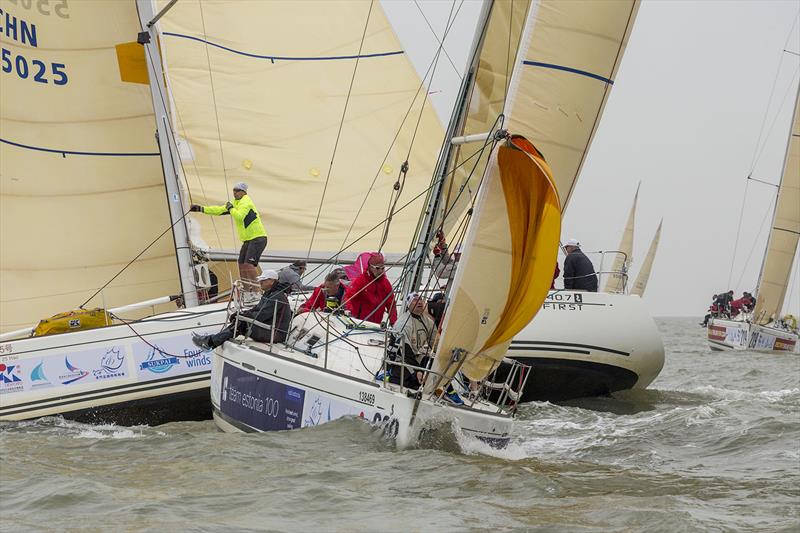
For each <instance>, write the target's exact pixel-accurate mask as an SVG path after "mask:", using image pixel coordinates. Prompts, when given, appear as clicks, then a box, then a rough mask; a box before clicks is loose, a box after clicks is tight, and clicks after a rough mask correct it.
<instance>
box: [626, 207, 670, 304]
mask: <svg viewBox="0 0 800 533" xmlns="http://www.w3.org/2000/svg"><path fill="white" fill-rule="evenodd" d="M663 223H664V221H663V220H660V221H659V222H658V229H656V234H655V235H653V240H652V241H650V247H649V248H648V249H647V255H646V256H644V261H642V266H641V267H640V268H639V273H638V274H637V275H636V281H634V282H633V288H632V289H631V294H635V295H637V296H644V291H645V289H646V288H647V282H648V281H649V280H650V271H651V270H652V269H653V261H655V258H656V251H657V250H658V242H659V241H660V240H661V226H662V224H663Z"/></svg>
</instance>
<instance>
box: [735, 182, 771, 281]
mask: <svg viewBox="0 0 800 533" xmlns="http://www.w3.org/2000/svg"><path fill="white" fill-rule="evenodd" d="M777 203H778V196H777V195H775V201H774V202H773V204H777ZM770 213H772V209H766V210H765V211H764V218H762V219H761V225H759V227H758V233H756V237H755V239H753V245H752V246H751V247H750V253H749V254H748V255H747V259H746V260H745V262H744V266H743V267H742V274H741V275H740V276H739V280H738V281H737V282H736V287H741V284H742V279H744V274H745V272H746V271H747V265H748V264H749V263H750V259H751V258H752V257H753V252H754V251H755V249H756V246H757V245H758V240H759V237H760V236H761V232H762V231H764V224H765V223H766V221H767V219H768V218H769V215H770ZM766 246H769V236H767V244H766ZM760 278H761V276H760V275H759V279H760ZM756 290H758V288H756Z"/></svg>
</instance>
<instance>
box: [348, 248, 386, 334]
mask: <svg viewBox="0 0 800 533" xmlns="http://www.w3.org/2000/svg"><path fill="white" fill-rule="evenodd" d="M385 268H386V266H385V265H384V260H383V254H380V253H374V254H372V255H371V256H370V258H369V261H368V263H367V269H366V270H365V271H364V272H363V273H362V274H361V275H360V276H358V277H357V278H356V279H355V280H353V282H352V283H350V285H349V286H348V287H347V291H346V292H345V295H344V299H345V302H346V306H347V309H348V310H349V311H350V314H351V315H352V316H353V317H354V318H358V319H361V320H367V321H369V322H374V323H375V324H380V323H381V321H382V320H383V313H384V312H387V313H389V323H390V324H394V322H395V320H397V308H396V307H395V303H394V294H393V292H392V284H391V283H390V282H389V280H388V279H387V278H386V275H385V274H384V269H385Z"/></svg>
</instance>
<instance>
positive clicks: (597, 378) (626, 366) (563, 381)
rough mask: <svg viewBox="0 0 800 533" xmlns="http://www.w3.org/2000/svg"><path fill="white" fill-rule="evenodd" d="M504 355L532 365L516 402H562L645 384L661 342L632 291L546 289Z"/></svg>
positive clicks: (658, 362)
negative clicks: (535, 311)
mask: <svg viewBox="0 0 800 533" xmlns="http://www.w3.org/2000/svg"><path fill="white" fill-rule="evenodd" d="M508 357H510V358H512V359H516V360H518V361H521V362H522V363H525V364H528V365H531V366H532V367H533V374H532V376H531V377H530V379H529V380H528V383H527V386H526V387H525V391H524V393H523V397H522V401H533V400H536V401H562V400H569V399H573V398H582V397H589V396H599V395H603V394H609V393H611V392H616V391H620V390H627V389H642V388H645V387H647V386H648V385H650V383H652V382H653V380H654V379H655V378H656V377H657V376H658V374H659V372H661V369H662V368H663V366H664V344H663V342H662V341H661V335H660V333H659V331H658V328H657V327H656V324H655V322H654V321H653V319H652V318H651V317H650V315H649V313H648V311H647V309H646V307H645V305H644V304H643V302H642V300H641V298H640V297H638V296H633V295H625V294H610V293H602V292H601V293H592V292H582V291H568V290H558V291H551V292H550V294H549V295H548V297H547V300H545V303H544V304H543V306H542V309H541V311H539V314H538V315H536V318H534V320H533V321H532V322H531V323H530V324H528V325H527V326H526V327H525V329H523V330H522V331H521V332H520V333H518V334H517V335H516V337H514V340H513V341H512V342H511V347H510V349H509V352H508Z"/></svg>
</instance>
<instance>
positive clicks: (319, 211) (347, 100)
mask: <svg viewBox="0 0 800 533" xmlns="http://www.w3.org/2000/svg"><path fill="white" fill-rule="evenodd" d="M374 3H375V0H370V3H369V10H368V11H367V19H366V20H365V21H364V31H363V33H362V34H361V42H360V43H359V45H358V56H357V57H356V62H355V65H354V66H353V75H352V76H351V77H350V87H348V89H347V97H346V98H345V101H344V109H342V118H341V120H340V121H339V130H338V131H337V132H336V141H335V142H334V144H333V153H332V154H331V163H330V165H328V173H327V175H326V176H325V186H324V187H323V189H322V196H321V197H320V199H319V208H318V209H317V218H316V219H315V220H314V229H313V230H312V231H311V240H310V242H309V243H308V253H307V254H306V259H308V258H310V257H311V248H312V247H313V246H314V237H315V236H316V235H317V227H318V226H319V217H320V215H321V214H322V206H323V204H324V202H325V194H326V193H327V192H328V183H329V182H330V179H331V173H332V172H333V163H334V161H335V160H336V150H337V149H338V148H339V139H340V138H341V136H342V129H343V128H344V121H345V117H346V116H347V107H348V105H349V104H350V96H352V94H353V84H354V83H355V81H356V73H357V72H358V63H359V60H360V57H361V51H362V50H363V48H364V41H365V40H366V38H367V28H369V19H370V16H371V15H372V6H373V5H374Z"/></svg>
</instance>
